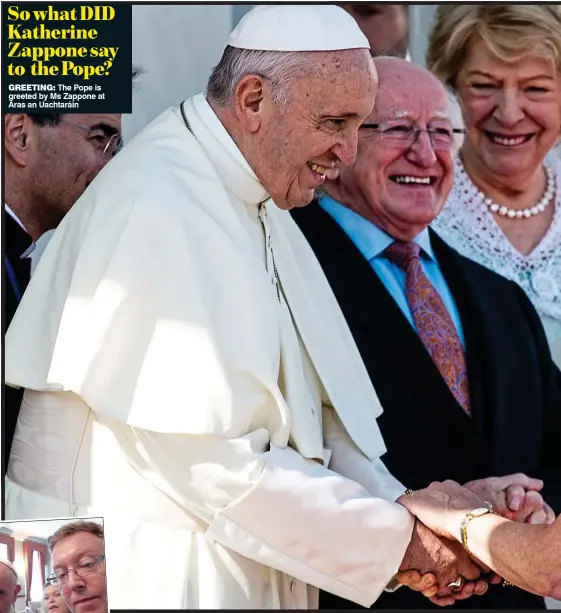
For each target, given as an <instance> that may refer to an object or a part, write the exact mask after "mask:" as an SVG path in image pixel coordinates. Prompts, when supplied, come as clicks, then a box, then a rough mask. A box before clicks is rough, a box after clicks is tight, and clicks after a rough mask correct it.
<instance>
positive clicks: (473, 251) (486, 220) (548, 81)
mask: <svg viewBox="0 0 561 613" xmlns="http://www.w3.org/2000/svg"><path fill="white" fill-rule="evenodd" d="M427 65H428V67H429V68H430V69H431V70H432V72H433V73H434V74H435V75H436V76H438V77H439V78H440V79H442V80H443V81H444V82H445V83H446V84H447V85H449V86H450V87H451V88H452V89H454V90H455V92H456V93H457V95H458V97H459V100H460V102H461V105H462V107H463V114H464V119H465V123H466V128H467V136H466V139H465V141H464V145H463V147H462V149H461V152H460V156H458V159H457V160H456V167H455V185H454V189H453V191H452V192H451V194H450V197H449V199H448V202H447V204H446V206H445V208H444V210H443V212H442V214H441V215H440V217H439V218H438V219H437V220H436V221H435V223H434V224H433V225H434V228H435V229H436V230H437V231H438V232H439V233H440V234H441V235H442V236H443V238H444V239H445V240H446V241H447V242H449V243H450V244H451V245H452V246H454V247H455V248H456V249H458V250H459V251H460V252H461V253H463V255H467V256H468V257H470V258H472V259H474V260H476V261H478V262H479V263H480V264H483V265H484V266H487V267H488V268H491V269H493V270H495V271H496V272H498V273H500V274H502V275H504V276H506V277H508V278H510V279H511V280H512V281H515V282H516V283H518V284H519V285H520V286H521V287H522V288H523V289H524V290H525V291H526V293H527V294H528V296H529V298H530V299H531V300H532V302H533V304H534V306H535V307H536V309H537V310H538V312H539V314H540V316H541V318H542V322H543V324H544V327H545V329H546V332H547V334H548V338H549V341H550V345H551V349H552V352H553V355H554V359H555V361H556V362H557V364H558V365H559V364H561V249H560V247H559V245H561V193H560V188H561V163H560V161H559V159H558V157H557V155H556V154H555V153H551V150H552V149H553V147H554V146H555V144H556V142H557V141H558V139H559V136H560V126H561V8H560V7H559V5H543V4H542V5H512V4H509V5H483V4H477V5H446V6H440V7H439V9H438V11H437V14H436V21H435V25H434V28H433V31H432V33H431V35H430V41H429V49H428V53H427Z"/></svg>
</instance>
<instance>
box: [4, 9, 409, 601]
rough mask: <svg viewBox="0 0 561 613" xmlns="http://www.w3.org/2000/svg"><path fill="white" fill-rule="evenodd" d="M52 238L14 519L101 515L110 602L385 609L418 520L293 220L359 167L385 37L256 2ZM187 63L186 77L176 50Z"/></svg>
mask: <svg viewBox="0 0 561 613" xmlns="http://www.w3.org/2000/svg"><path fill="white" fill-rule="evenodd" d="M228 45H229V46H228V48H227V49H226V52H225V54H224V56H223V59H222V60H221V62H220V64H219V66H218V67H217V68H216V69H215V71H214V73H213V75H212V77H211V80H210V82H209V88H208V92H207V94H206V96H205V95H202V94H201V95H198V96H195V97H194V98H192V99H190V100H188V101H186V102H185V103H184V104H183V105H182V106H181V107H180V108H173V109H169V110H167V111H166V112H164V113H163V114H162V115H161V116H160V117H158V118H157V119H156V120H155V121H154V122H153V123H152V124H151V125H149V126H148V127H147V128H146V129H145V130H144V131H143V132H142V133H141V134H140V135H138V136H137V137H136V138H135V139H134V140H133V141H132V142H131V143H130V144H129V145H128V146H127V147H126V148H125V150H124V151H123V152H122V153H121V154H119V155H118V156H117V157H116V158H115V159H114V160H113V161H112V162H111V163H110V164H109V165H108V166H107V167H106V168H105V169H104V170H103V171H102V172H101V173H100V175H99V176H98V178H97V179H96V180H95V181H94V182H93V184H92V185H91V186H90V188H89V189H88V190H87V191H86V193H85V194H84V196H83V197H82V198H81V199H80V200H79V201H78V203H77V204H76V205H75V206H74V208H73V209H72V210H71V212H70V213H69V214H68V215H67V217H66V218H65V220H64V221H63V222H62V224H61V225H60V227H59V229H58V230H57V231H56V233H55V235H54V236H53V238H52V239H51V242H50V244H49V245H48V247H47V249H46V251H45V253H44V255H43V258H42V260H41V262H40V264H39V266H38V268H37V271H36V273H35V275H34V277H33V279H32V282H31V284H30V286H29V289H28V291H27V293H26V294H25V297H24V299H23V301H22V303H21V306H20V309H19V310H18V313H17V315H16V317H15V319H14V321H13V324H12V326H11V328H10V330H9V332H8V333H7V336H6V380H7V382H8V383H9V384H11V385H14V386H22V387H25V388H27V391H26V393H25V397H24V401H23V405H22V410H21V413H20V417H19V422H18V429H17V432H16V438H15V440H14V445H13V451H12V456H11V461H10V465H9V471H8V478H7V479H6V517H7V519H12V518H18V519H21V518H33V517H66V516H103V517H104V518H105V527H106V557H107V574H108V593H109V604H110V606H111V608H123V609H134V608H144V609H146V608H175V609H179V608H216V609H219V608H262V609H267V608H286V609H290V608H292V609H306V608H314V607H316V606H317V596H318V590H317V588H321V589H324V590H327V591H330V592H333V593H335V594H337V595H339V596H342V597H343V598H346V599H350V600H352V601H355V602H357V603H360V604H361V605H370V604H372V603H373V602H374V601H375V600H376V598H377V597H378V595H379V594H380V593H381V591H382V590H383V589H384V588H385V587H386V586H387V584H388V583H389V582H390V580H391V579H392V577H394V575H395V574H396V573H397V571H398V569H399V568H400V564H401V563H402V559H403V558H404V555H405V553H406V550H407V548H408V545H409V541H410V538H411V534H412V528H413V524H414V520H413V517H412V516H411V515H410V514H409V512H408V511H407V510H406V509H405V508H404V507H403V506H401V505H400V504H396V503H394V502H393V501H394V500H396V499H397V498H398V497H399V496H400V495H402V494H403V491H404V487H403V486H402V485H401V484H400V483H398V482H397V481H396V480H395V479H394V478H393V477H392V476H391V475H390V474H389V473H388V472H387V470H386V469H385V467H384V465H383V463H382V462H381V460H380V457H381V456H382V455H383V454H384V452H385V448H384V443H383V441H382V437H381V435H380V432H379V430H378V427H377V424H376V417H377V416H378V415H379V414H380V412H381V407H380V404H379V402H378V400H377V398H376V394H375V392H374V390H373V389H372V387H371V384H370V381H369V378H368V375H367V373H366V370H365V368H364V366H363V364H362V362H361V359H360V357H359V354H358V352H357V349H356V348H355V345H354V343H353V341H352V338H351V336H350V333H349V331H348V329H347V326H346V323H345V321H344V319H343V317H342V314H341V312H340V310H339V307H338V305H337V303H336V301H335V299H334V297H333V295H332V293H331V290H330V288H329V286H328V284H327V281H326V279H325V278H324V276H323V273H322V271H321V268H320V267H319V264H318V263H317V261H316V259H315V257H314V255H313V254H312V252H311V250H310V248H309V247H308V245H307V243H306V241H305V240H304V238H303V237H302V235H301V234H300V232H299V230H298V229H297V228H296V226H295V225H294V223H293V222H292V220H291V218H290V216H289V214H288V212H287V209H289V208H291V207H292V206H301V205H304V204H307V203H308V202H309V201H310V200H311V198H312V195H313V190H314V188H316V187H318V186H319V185H320V184H321V183H322V181H323V174H324V173H325V170H326V169H327V168H329V167H331V166H332V165H333V164H334V163H335V162H336V161H337V160H341V161H342V162H345V163H352V162H353V160H354V157H355V155H356V144H357V130H358V127H359V125H360V123H361V122H362V121H363V120H364V118H366V117H367V116H368V115H369V114H370V112H371V109H372V105H373V101H374V94H375V88H376V76H375V72H374V68H373V64H372V60H371V58H370V54H369V52H368V43H367V41H366V39H365V37H364V36H363V35H362V33H361V32H360V30H359V28H358V26H357V25H356V24H355V22H354V20H353V19H352V17H350V16H349V15H348V14H347V13H346V12H345V11H343V10H342V9H340V8H338V7H336V6H329V5H327V6H319V5H317V6H314V7H310V6H287V5H284V6H261V7H259V8H256V9H255V10H254V11H252V12H251V13H250V14H248V15H247V16H246V18H245V19H244V20H243V21H242V22H241V23H240V25H239V26H238V27H237V29H236V30H235V31H234V32H233V33H232V35H231V37H230V40H229V43H228ZM177 69H178V70H181V64H180V63H178V65H177Z"/></svg>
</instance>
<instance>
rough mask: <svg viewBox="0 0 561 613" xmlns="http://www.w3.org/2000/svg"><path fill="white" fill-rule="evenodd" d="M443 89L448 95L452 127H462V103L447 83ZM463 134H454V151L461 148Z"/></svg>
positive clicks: (463, 125)
mask: <svg viewBox="0 0 561 613" xmlns="http://www.w3.org/2000/svg"><path fill="white" fill-rule="evenodd" d="M444 89H445V90H446V95H447V96H448V113H449V114H450V121H451V122H452V127H454V128H462V129H463V128H464V127H465V124H464V116H463V112H462V104H461V102H460V99H459V98H458V95H457V94H456V92H455V91H454V90H453V89H452V88H451V87H449V86H448V85H444ZM464 138H465V137H464V135H463V134H455V135H454V145H455V149H456V153H458V151H459V150H460V149H461V148H462V145H463V144H464Z"/></svg>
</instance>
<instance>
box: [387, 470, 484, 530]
mask: <svg viewBox="0 0 561 613" xmlns="http://www.w3.org/2000/svg"><path fill="white" fill-rule="evenodd" d="M396 502H398V503H399V504H401V505H403V506H404V507H405V508H406V509H408V510H409V512H410V513H411V514H413V515H415V516H416V517H418V518H419V519H420V520H421V521H422V522H423V524H425V526H427V527H428V528H430V529H431V530H432V531H433V532H434V533H435V534H438V535H439V536H443V537H444V538H449V539H454V540H457V541H460V542H461V537H460V524H461V521H462V519H463V518H464V516H465V514H466V513H468V512H469V511H473V510H474V509H477V508H480V507H488V506H489V505H488V503H487V504H486V503H485V501H484V500H481V498H479V496H477V495H476V494H474V493H473V492H471V491H470V490H468V489H466V488H465V487H462V486H461V485H460V484H458V483H456V482H455V481H444V482H443V483H431V484H430V485H429V487H427V488H425V489H423V490H418V491H415V492H412V493H411V494H408V495H403V496H400V497H399V498H398V499H397V500H396Z"/></svg>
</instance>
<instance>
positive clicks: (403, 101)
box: [374, 57, 448, 114]
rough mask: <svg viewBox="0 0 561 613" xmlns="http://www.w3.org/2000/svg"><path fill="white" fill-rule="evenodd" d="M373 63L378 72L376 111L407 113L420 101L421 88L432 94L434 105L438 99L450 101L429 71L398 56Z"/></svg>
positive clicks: (381, 58) (377, 59)
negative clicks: (414, 102) (415, 102)
mask: <svg viewBox="0 0 561 613" xmlns="http://www.w3.org/2000/svg"><path fill="white" fill-rule="evenodd" d="M374 64H375V65H376V71H377V73H378V93H377V96H376V102H375V105H374V110H375V112H379V111H381V112H382V113H383V114H385V113H386V112H388V111H389V112H391V111H393V110H394V109H395V110H396V111H398V112H404V111H406V110H407V109H408V108H409V107H411V106H415V105H414V104H412V102H413V101H418V100H419V97H420V96H419V88H420V89H422V91H423V92H426V91H430V92H431V94H432V95H431V97H430V101H428V102H430V104H431V105H434V103H435V98H441V99H442V100H443V101H446V100H447V99H448V98H447V94H446V90H445V88H444V85H443V84H442V83H441V81H439V80H438V79H437V77H435V76H434V75H433V74H432V73H431V72H429V71H428V70H427V69H426V68H422V67H421V66H417V65H416V64H413V63H412V62H408V61H407V60H404V59H401V58H397V57H378V58H374Z"/></svg>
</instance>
